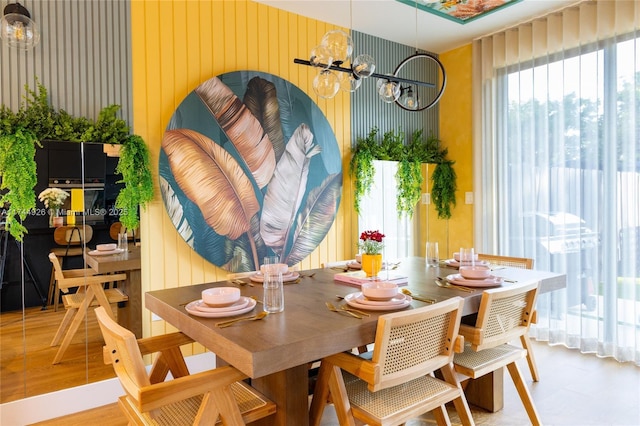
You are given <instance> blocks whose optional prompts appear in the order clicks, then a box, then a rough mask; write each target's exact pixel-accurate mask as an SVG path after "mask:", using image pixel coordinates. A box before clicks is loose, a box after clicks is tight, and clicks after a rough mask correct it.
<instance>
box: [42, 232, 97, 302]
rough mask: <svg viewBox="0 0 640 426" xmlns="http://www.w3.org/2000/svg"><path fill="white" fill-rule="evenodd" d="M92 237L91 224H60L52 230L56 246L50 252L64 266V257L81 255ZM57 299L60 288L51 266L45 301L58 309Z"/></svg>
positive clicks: (58, 298)
mask: <svg viewBox="0 0 640 426" xmlns="http://www.w3.org/2000/svg"><path fill="white" fill-rule="evenodd" d="M92 238H93V228H92V227H91V225H78V226H60V227H58V228H56V229H55V230H54V231H53V241H54V242H55V243H56V244H57V247H53V248H52V249H51V251H50V253H53V254H55V255H56V256H57V257H58V258H59V259H60V263H61V265H62V267H64V260H65V259H67V258H69V257H78V256H82V255H83V253H84V248H85V245H86V244H87V243H88V242H89V241H91V239H92ZM59 300H60V289H59V288H58V286H57V283H56V278H55V271H54V269H53V267H51V278H50V279H49V294H48V295H47V303H50V304H53V310H54V311H58V304H59Z"/></svg>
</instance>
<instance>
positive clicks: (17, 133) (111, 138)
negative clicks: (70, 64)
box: [0, 79, 153, 240]
mask: <svg viewBox="0 0 640 426" xmlns="http://www.w3.org/2000/svg"><path fill="white" fill-rule="evenodd" d="M36 86H37V88H36V90H31V89H30V88H29V86H28V85H25V92H26V94H25V96H24V102H23V103H22V104H21V106H20V108H19V109H18V111H17V112H13V111H12V110H11V109H9V108H8V107H6V106H5V105H2V106H0V143H1V144H2V150H3V151H2V154H1V155H2V161H0V176H1V177H2V188H3V189H7V190H8V192H7V193H6V194H4V195H3V196H2V198H1V200H2V201H4V202H5V203H11V204H9V206H10V207H9V210H8V211H7V214H8V216H7V224H9V223H11V225H12V227H10V228H9V231H10V232H11V234H12V235H13V236H15V237H16V239H20V240H21V239H22V235H23V234H24V232H26V230H25V229H24V227H23V226H22V225H21V223H20V221H18V220H17V219H16V215H17V217H18V218H20V220H24V218H25V217H26V214H27V213H26V212H28V211H29V210H30V209H32V208H33V207H35V193H34V191H33V188H34V187H35V185H36V182H37V178H36V163H35V145H36V144H38V145H39V146H41V145H40V141H41V140H45V139H52V140H64V141H70V142H87V143H105V144H112V145H123V146H127V145H129V146H130V148H129V149H123V152H124V160H123V157H122V156H121V157H120V160H119V162H118V163H120V162H122V161H124V164H123V165H120V164H118V169H119V170H124V171H125V173H126V175H125V174H124V173H123V180H122V181H121V182H124V183H125V188H124V189H123V190H122V191H125V195H123V197H122V199H121V205H122V207H121V208H122V210H123V212H125V217H124V218H123V223H124V222H125V221H126V222H127V224H125V226H127V227H132V228H134V227H137V226H138V223H139V218H138V210H139V209H138V206H140V207H144V206H145V205H146V204H147V203H148V202H149V201H150V200H151V199H152V198H153V184H152V181H151V167H150V164H149V152H148V150H147V147H146V145H145V144H144V141H143V140H142V138H140V137H139V136H136V135H130V134H129V126H128V125H127V123H126V122H125V121H124V120H122V119H120V118H118V117H117V113H118V111H119V110H120V105H109V106H107V107H105V108H103V109H102V110H101V111H100V113H99V115H98V119H97V120H96V121H95V122H94V121H92V120H89V119H87V118H84V117H73V116H71V115H70V114H69V113H67V112H66V111H64V110H60V111H56V110H55V109H54V108H53V107H51V105H50V104H49V96H48V93H47V89H46V88H45V87H44V86H43V85H42V84H40V82H39V81H38V80H37V79H36ZM26 144H31V145H32V148H33V150H34V151H33V155H32V154H30V152H28V150H27V148H26V147H25V146H24V145H26ZM7 150H11V152H8V151H7ZM14 151H16V152H14ZM14 156H17V157H16V158H14ZM18 164H19V165H20V167H21V168H22V169H21V170H17V171H15V170H14V169H15V168H16V167H17V166H16V165H18ZM18 172H19V173H18ZM16 173H17V174H16ZM32 182H33V183H32ZM25 185H26V186H25ZM29 185H30V186H29ZM118 198H120V197H118ZM28 199H30V200H31V202H29V201H28ZM136 200H137V201H138V203H139V204H135V205H134V203H135V202H136ZM31 203H32V204H31ZM27 206H31V207H28V208H27V209H26V210H25V207H27ZM9 215H11V217H10V218H9ZM23 215H24V216H23ZM132 225H135V226H132Z"/></svg>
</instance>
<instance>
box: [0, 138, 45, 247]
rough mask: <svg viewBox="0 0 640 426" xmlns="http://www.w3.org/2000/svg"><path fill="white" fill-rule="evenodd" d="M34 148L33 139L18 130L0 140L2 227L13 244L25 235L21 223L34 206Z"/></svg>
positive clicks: (36, 140)
mask: <svg viewBox="0 0 640 426" xmlns="http://www.w3.org/2000/svg"><path fill="white" fill-rule="evenodd" d="M36 144H38V145H40V142H39V141H38V139H37V138H36V136H35V135H34V134H33V133H32V132H31V131H29V130H24V129H21V128H18V129H16V130H15V131H14V133H13V134H3V135H2V136H0V176H1V177H2V183H0V190H3V191H2V195H0V205H1V206H3V209H4V208H5V207H6V212H3V213H4V216H5V217H4V220H5V227H6V229H8V230H9V232H10V233H11V235H12V236H13V237H14V238H15V239H16V240H17V241H22V238H23V236H24V234H25V233H27V229H26V228H25V227H24V226H23V225H22V221H23V220H25V219H26V217H27V215H28V214H29V212H31V211H32V209H34V208H35V206H36V194H35V192H34V191H33V188H34V187H35V186H36V182H37V178H36V163H35V160H34V158H35V155H36V148H35V146H36ZM5 190H6V191H5ZM18 219H19V220H18Z"/></svg>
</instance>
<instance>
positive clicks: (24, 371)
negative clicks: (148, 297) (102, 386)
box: [0, 307, 116, 403]
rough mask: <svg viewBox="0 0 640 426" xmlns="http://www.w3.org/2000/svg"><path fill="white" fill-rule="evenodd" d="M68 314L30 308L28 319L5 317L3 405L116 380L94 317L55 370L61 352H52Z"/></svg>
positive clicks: (0, 379) (0, 377)
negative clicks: (57, 334) (57, 354)
mask: <svg viewBox="0 0 640 426" xmlns="http://www.w3.org/2000/svg"><path fill="white" fill-rule="evenodd" d="M64 314H65V309H64V308H60V309H58V312H55V311H54V310H53V308H52V307H49V309H47V310H44V311H43V310H41V309H40V307H36V308H27V309H26V310H25V314H24V317H23V314H22V312H21V311H11V312H3V313H2V314H1V315H0V383H1V386H0V403H5V402H10V401H15V400H18V399H22V398H26V397H30V396H34V395H41V394H43V393H48V392H53V391H57V390H60V389H66V388H69V387H74V386H79V385H83V384H86V383H92V382H97V381H101V380H105V379H108V378H112V377H115V374H114V372H113V367H111V365H105V364H104V361H103V358H102V346H103V345H104V341H103V340H102V335H101V333H100V329H99V328H98V322H97V320H96V318H95V316H93V314H92V315H90V316H87V321H86V327H85V326H81V327H80V328H79V329H78V332H77V333H76V335H75V336H74V339H73V340H72V343H71V345H70V346H69V349H68V350H67V351H66V352H65V354H64V357H63V358H62V361H61V362H60V363H59V364H56V365H52V364H51V362H52V361H53V358H54V356H55V354H56V352H57V350H58V347H57V346H56V347H51V346H50V343H51V339H52V338H53V336H54V335H55V332H56V330H57V328H58V325H59V324H60V322H61V321H62V317H63V316H64ZM115 314H116V310H114V315H115ZM23 319H24V324H25V326H24V327H23ZM25 354H26V355H25ZM85 360H87V362H85Z"/></svg>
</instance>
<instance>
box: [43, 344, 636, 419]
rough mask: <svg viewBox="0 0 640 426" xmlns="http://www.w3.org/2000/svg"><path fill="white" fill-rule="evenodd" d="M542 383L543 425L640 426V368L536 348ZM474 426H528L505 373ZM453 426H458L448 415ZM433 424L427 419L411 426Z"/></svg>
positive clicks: (107, 413) (110, 410)
mask: <svg viewBox="0 0 640 426" xmlns="http://www.w3.org/2000/svg"><path fill="white" fill-rule="evenodd" d="M533 346H534V351H535V354H536V358H537V361H538V367H539V370H540V375H541V379H540V382H538V383H532V382H531V379H530V377H531V376H530V375H529V371H528V369H527V366H526V364H521V365H520V369H521V371H522V373H523V375H524V377H525V379H526V380H527V384H528V385H529V388H530V390H531V393H532V395H533V399H534V401H535V404H536V406H537V408H538V411H539V412H540V416H541V417H542V421H543V423H544V424H547V425H566V426H577V425H585V426H587V425H599V426H613V425H640V368H638V367H636V366H634V365H632V364H630V363H626V364H620V363H618V362H616V361H614V360H612V359H608V358H607V359H601V358H597V357H595V356H594V355H590V354H587V355H584V354H581V353H579V352H578V351H576V350H570V349H566V348H565V347H563V346H553V347H552V346H549V345H547V344H546V343H539V342H533ZM472 414H473V417H474V420H475V422H476V424H478V425H491V426H503V425H504V426H518V425H527V424H530V423H529V421H528V418H527V417H526V414H525V412H524V408H523V407H522V404H521V403H520V400H519V399H518V396H517V394H516V392H515V388H514V386H513V384H512V382H511V379H510V378H509V376H508V374H506V373H505V407H504V409H503V410H501V411H499V412H497V413H487V412H485V411H482V410H479V409H476V408H474V407H472ZM450 415H451V421H452V423H453V424H459V421H458V418H457V416H456V415H455V413H454V412H452V411H450ZM96 419H100V425H101V426H121V425H122V426H124V425H126V424H127V422H126V421H125V420H124V419H123V418H122V416H121V415H120V413H119V411H118V408H117V406H116V404H115V403H114V404H111V405H108V406H105V407H100V408H97V409H94V410H90V411H86V412H83V413H78V414H74V415H70V416H65V417H62V418H59V419H55V420H50V421H46V422H41V423H37V424H38V425H46V426H74V425H78V426H84V425H86V424H95V420H96ZM337 424H338V422H337V420H336V418H335V414H334V413H333V412H332V410H331V409H327V410H325V416H324V418H323V426H336V425H337ZM430 424H435V422H434V421H433V419H432V418H431V417H430V416H429V415H426V416H424V417H422V418H420V419H415V420H412V421H410V422H408V423H407V426H421V425H430Z"/></svg>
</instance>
